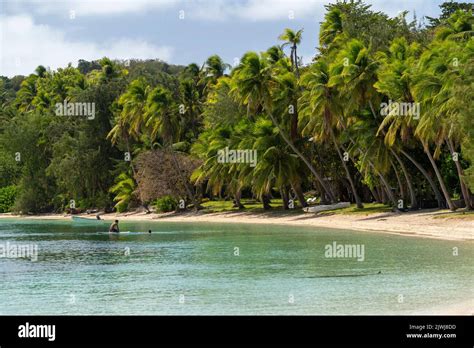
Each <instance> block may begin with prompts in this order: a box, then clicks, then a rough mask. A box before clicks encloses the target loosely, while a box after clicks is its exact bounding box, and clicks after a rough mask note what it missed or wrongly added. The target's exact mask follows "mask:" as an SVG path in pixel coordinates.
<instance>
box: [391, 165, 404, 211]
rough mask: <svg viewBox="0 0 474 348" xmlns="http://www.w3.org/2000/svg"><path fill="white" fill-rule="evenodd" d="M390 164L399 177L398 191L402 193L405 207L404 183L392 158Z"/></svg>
mask: <svg viewBox="0 0 474 348" xmlns="http://www.w3.org/2000/svg"><path fill="white" fill-rule="evenodd" d="M390 165H391V166H392V168H393V171H394V172H395V177H396V178H397V183H398V193H399V194H400V197H401V199H402V202H403V207H402V208H404V207H405V187H404V186H403V185H402V181H401V180H400V175H398V170H397V167H396V166H395V163H393V161H392V160H390Z"/></svg>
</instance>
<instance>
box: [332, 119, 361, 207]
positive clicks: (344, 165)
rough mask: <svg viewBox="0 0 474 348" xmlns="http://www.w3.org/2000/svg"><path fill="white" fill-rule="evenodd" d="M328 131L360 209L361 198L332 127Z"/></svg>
mask: <svg viewBox="0 0 474 348" xmlns="http://www.w3.org/2000/svg"><path fill="white" fill-rule="evenodd" d="M329 132H330V134H331V138H332V142H333V143H334V147H335V148H336V152H337V154H338V155H339V158H340V160H341V162H342V166H343V167H344V170H345V172H346V177H347V180H349V183H350V185H351V190H352V193H353V194H354V199H355V202H356V204H357V208H359V209H362V208H364V205H363V204H362V201H361V199H360V197H359V195H358V193H357V190H356V188H355V185H354V180H352V176H351V173H350V172H349V168H347V164H346V161H344V158H343V157H342V154H341V149H339V145H338V144H337V140H336V136H335V135H334V130H333V129H332V128H330V129H329Z"/></svg>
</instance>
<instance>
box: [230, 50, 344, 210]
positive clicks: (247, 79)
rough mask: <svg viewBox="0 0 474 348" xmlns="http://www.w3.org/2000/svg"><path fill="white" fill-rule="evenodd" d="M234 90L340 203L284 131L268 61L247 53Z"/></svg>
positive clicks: (234, 78)
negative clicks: (265, 117) (268, 122)
mask: <svg viewBox="0 0 474 348" xmlns="http://www.w3.org/2000/svg"><path fill="white" fill-rule="evenodd" d="M232 81H233V87H232V89H231V93H232V94H233V95H234V97H235V98H236V99H237V100H239V101H240V102H241V103H242V104H243V105H245V106H246V107H247V114H248V115H250V114H251V113H257V114H259V113H260V114H266V115H268V117H270V119H271V120H272V122H273V124H274V126H275V127H276V128H277V129H278V132H279V134H280V136H281V137H282V138H283V140H284V141H285V142H286V143H287V145H288V146H289V147H290V148H291V149H292V151H293V152H294V153H295V154H296V155H297V156H298V157H299V158H300V159H301V160H302V161H303V162H304V163H305V164H306V166H307V167H308V169H309V170H310V171H311V173H312V174H313V175H314V176H315V178H316V180H317V181H318V182H319V184H320V185H321V187H322V188H323V190H324V192H325V193H326V194H327V196H328V197H329V198H330V200H331V201H332V202H335V201H336V198H335V197H334V194H333V193H332V191H331V189H330V188H329V186H328V184H327V183H326V182H325V181H324V180H323V178H322V176H321V175H320V174H319V173H318V171H317V170H316V169H315V168H314V166H313V165H312V164H311V162H310V161H309V160H308V159H307V158H306V157H305V156H304V155H303V153H302V152H301V151H299V150H298V148H297V147H296V146H295V144H294V143H293V142H292V141H291V140H290V139H289V137H288V135H287V134H286V133H285V131H284V130H283V129H282V128H281V126H280V124H279V122H278V121H277V119H276V117H275V115H274V114H273V112H274V103H273V96H272V86H273V85H274V84H275V80H274V78H273V75H272V69H271V66H270V64H269V63H268V61H267V60H266V59H265V58H264V57H262V56H261V55H259V54H257V53H255V52H248V53H246V54H245V55H244V56H243V58H242V59H241V62H240V64H239V65H238V66H237V67H236V68H235V69H234V70H233V73H232Z"/></svg>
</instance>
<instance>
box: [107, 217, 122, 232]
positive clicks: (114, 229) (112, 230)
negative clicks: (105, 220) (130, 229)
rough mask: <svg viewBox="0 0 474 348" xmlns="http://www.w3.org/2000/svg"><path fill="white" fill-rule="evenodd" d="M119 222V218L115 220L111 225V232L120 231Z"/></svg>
mask: <svg viewBox="0 0 474 348" xmlns="http://www.w3.org/2000/svg"><path fill="white" fill-rule="evenodd" d="M118 222H119V221H118V220H115V222H114V223H113V224H112V225H110V228H109V232H115V233H119V232H120V230H119V225H118Z"/></svg>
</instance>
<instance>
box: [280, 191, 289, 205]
mask: <svg viewBox="0 0 474 348" xmlns="http://www.w3.org/2000/svg"><path fill="white" fill-rule="evenodd" d="M280 194H281V199H282V200H283V209H284V210H288V209H289V201H290V199H289V196H288V188H287V187H285V186H282V187H280Z"/></svg>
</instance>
